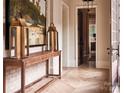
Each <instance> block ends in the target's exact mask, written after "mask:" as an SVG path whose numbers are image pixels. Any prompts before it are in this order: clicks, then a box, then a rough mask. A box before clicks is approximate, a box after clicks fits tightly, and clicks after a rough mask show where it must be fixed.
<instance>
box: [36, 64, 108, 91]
mask: <svg viewBox="0 0 124 93" xmlns="http://www.w3.org/2000/svg"><path fill="white" fill-rule="evenodd" d="M108 76H109V71H108V70H104V69H94V68H89V67H83V66H80V67H79V68H64V71H63V75H62V79H61V80H57V81H55V82H54V83H52V84H51V85H49V86H48V87H47V88H45V89H44V90H42V91H41V92H38V93H109V92H108V83H107V82H108Z"/></svg>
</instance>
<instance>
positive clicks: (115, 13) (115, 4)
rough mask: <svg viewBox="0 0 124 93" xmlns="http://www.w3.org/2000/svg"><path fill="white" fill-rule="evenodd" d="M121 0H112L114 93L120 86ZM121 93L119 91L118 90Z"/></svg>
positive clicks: (111, 49)
mask: <svg viewBox="0 0 124 93" xmlns="http://www.w3.org/2000/svg"><path fill="white" fill-rule="evenodd" d="M119 9H120V0H111V48H110V49H109V50H110V51H111V70H112V73H111V74H112V75H111V76H112V93H115V92H114V91H115V89H116V86H119V44H120V27H119V26H120V11H119ZM118 93H119V92H118Z"/></svg>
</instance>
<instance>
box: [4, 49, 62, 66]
mask: <svg viewBox="0 0 124 93" xmlns="http://www.w3.org/2000/svg"><path fill="white" fill-rule="evenodd" d="M60 54H61V51H44V52H37V53H32V54H30V55H29V56H27V57H25V58H21V59H18V58H14V57H13V58H10V57H5V58H3V62H4V65H6V66H21V64H22V63H25V65H26V66H30V65H33V64H37V63H40V62H44V61H46V60H48V59H49V58H52V57H55V56H59V55H60Z"/></svg>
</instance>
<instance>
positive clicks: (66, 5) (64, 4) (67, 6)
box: [61, 1, 70, 67]
mask: <svg viewBox="0 0 124 93" xmlns="http://www.w3.org/2000/svg"><path fill="white" fill-rule="evenodd" d="M63 6H64V7H66V9H67V10H66V11H67V25H68V26H67V41H66V42H67V66H66V67H69V62H70V61H69V47H70V46H69V5H68V4H66V3H65V2H64V1H62V3H61V9H62V10H61V11H62V14H61V15H62V16H63ZM62 22H63V21H62ZM62 24H63V23H62ZM62 29H63V28H62ZM62 35H63V32H62ZM62 44H63V39H62ZM62 60H63V59H62Z"/></svg>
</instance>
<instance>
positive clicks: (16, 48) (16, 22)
mask: <svg viewBox="0 0 124 93" xmlns="http://www.w3.org/2000/svg"><path fill="white" fill-rule="evenodd" d="M9 31H10V35H9V42H10V45H9V53H10V57H15V58H24V57H26V56H29V41H28V38H29V36H28V33H29V32H28V27H27V26H26V23H25V20H24V19H21V18H19V19H15V18H14V19H12V21H11V26H10V30H9Z"/></svg>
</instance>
